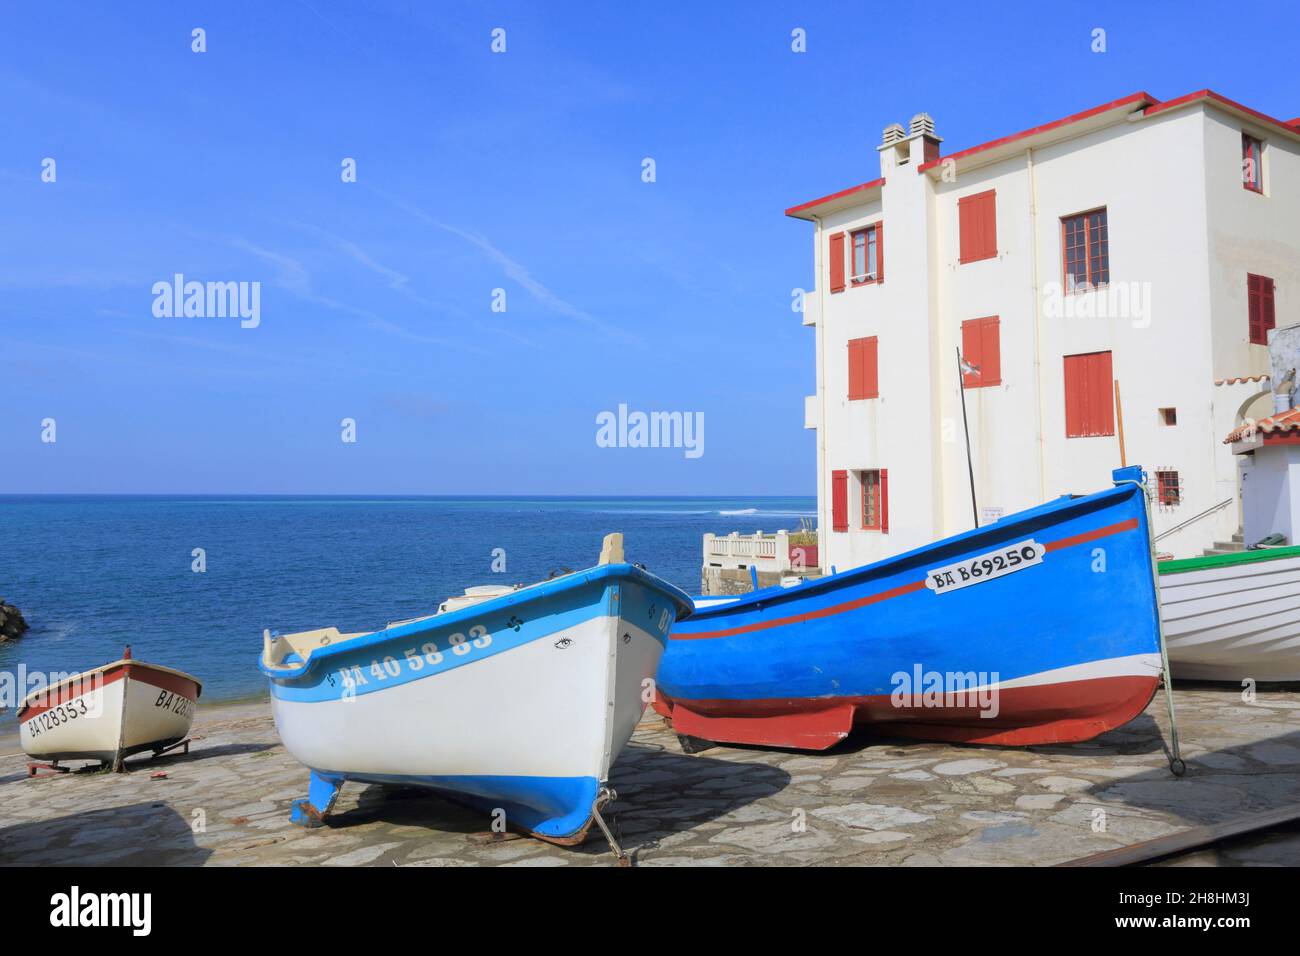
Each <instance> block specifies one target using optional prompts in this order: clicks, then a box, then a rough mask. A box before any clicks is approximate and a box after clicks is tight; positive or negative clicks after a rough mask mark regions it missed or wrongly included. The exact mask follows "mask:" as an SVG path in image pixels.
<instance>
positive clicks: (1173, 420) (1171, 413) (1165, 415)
mask: <svg viewBox="0 0 1300 956" xmlns="http://www.w3.org/2000/svg"><path fill="white" fill-rule="evenodd" d="M1160 424H1161V425H1165V426H1167V427H1169V428H1172V427H1173V426H1175V425H1177V424H1178V409H1176V408H1162V409H1160Z"/></svg>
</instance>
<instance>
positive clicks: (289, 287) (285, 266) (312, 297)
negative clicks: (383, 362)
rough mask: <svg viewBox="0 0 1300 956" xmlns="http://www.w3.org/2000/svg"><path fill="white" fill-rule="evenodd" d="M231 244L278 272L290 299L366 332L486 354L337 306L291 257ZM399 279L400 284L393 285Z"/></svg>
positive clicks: (396, 274)
mask: <svg viewBox="0 0 1300 956" xmlns="http://www.w3.org/2000/svg"><path fill="white" fill-rule="evenodd" d="M335 238H337V237H335ZM339 241H340V242H343V243H345V244H347V241H346V240H343V239H340V240H339ZM232 243H233V245H235V246H236V247H237V248H240V249H243V250H244V251H246V252H249V253H251V254H252V255H255V256H257V257H258V258H260V259H262V260H263V261H265V262H268V263H270V264H271V265H273V266H275V267H276V268H277V269H278V270H279V276H278V277H277V278H276V285H278V286H279V287H281V288H283V289H285V290H286V291H288V292H290V293H292V294H293V295H295V296H297V297H298V298H300V299H302V300H303V301H305V302H311V303H313V304H315V305H319V306H321V307H322V308H326V309H331V310H334V311H338V312H344V313H347V314H350V315H355V316H358V317H360V318H363V319H365V320H366V322H367V327H368V328H372V329H376V330H378V331H380V332H385V333H387V334H389V335H396V336H398V337H399V338H403V339H405V340H407V341H408V342H417V343H419V344H421V345H433V346H437V347H438V348H449V349H459V350H461V351H465V352H470V353H473V354H477V355H483V354H486V353H485V351H484V350H483V349H481V348H479V347H478V346H476V345H473V344H471V343H470V342H468V341H465V340H461V339H451V338H443V337H440V336H430V335H425V334H423V333H421V332H414V331H412V330H410V329H408V328H406V327H405V326H403V325H400V324H399V323H397V322H394V321H392V320H391V319H385V318H383V317H381V316H380V315H378V314H377V313H375V312H374V311H372V310H370V309H359V308H357V307H355V306H352V305H348V304H347V303H346V302H340V301H339V300H338V299H334V298H331V297H329V296H324V295H320V294H319V293H317V292H316V291H315V290H314V288H313V286H312V278H311V272H310V271H309V270H308V269H307V267H306V266H304V265H303V264H302V262H301V261H300V260H298V259H295V258H294V257H292V256H287V255H284V254H282V253H278V252H274V251H272V250H270V249H265V248H263V247H261V246H258V245H256V244H254V243H252V242H249V241H248V240H247V239H243V238H237V239H234V240H232ZM352 245H353V248H355V249H356V251H357V252H358V253H360V254H361V255H362V256H365V253H364V251H362V250H361V249H360V247H356V246H355V245H354V244H352ZM367 258H368V257H367ZM369 261H370V262H371V263H373V265H374V266H375V267H377V268H378V269H379V270H382V273H383V274H386V275H388V276H389V277H390V280H391V281H390V284H392V283H393V282H396V283H397V284H396V285H395V286H394V287H395V288H403V287H404V285H405V281H406V277H405V276H403V275H402V274H401V273H399V272H396V271H395V270H391V269H388V268H386V267H384V266H382V265H380V264H379V263H377V262H374V260H369ZM399 279H400V282H398V281H397V280H399Z"/></svg>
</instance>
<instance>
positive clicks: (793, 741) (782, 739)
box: [672, 703, 854, 750]
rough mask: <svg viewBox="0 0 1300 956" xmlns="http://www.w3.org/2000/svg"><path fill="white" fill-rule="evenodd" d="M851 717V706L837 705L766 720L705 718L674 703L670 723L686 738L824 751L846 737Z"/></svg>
mask: <svg viewBox="0 0 1300 956" xmlns="http://www.w3.org/2000/svg"><path fill="white" fill-rule="evenodd" d="M853 714H854V707H853V705H852V704H838V705H834V706H831V707H825V708H822V709H820V710H810V711H801V712H794V713H785V714H780V715H773V716H767V717H748V716H717V717H709V716H705V715H704V714H701V713H698V712H697V711H693V710H691V709H690V708H688V707H684V706H682V705H681V704H679V703H674V704H673V717H672V720H673V730H675V731H676V732H677V733H678V734H679V735H681V736H686V737H701V738H703V739H704V740H716V741H725V742H727V743H735V744H753V745H756V746H760V747H791V748H794V749H796V750H826V749H828V748H830V747H834V746H835V745H836V744H837V743H839V742H840V741H841V740H843V739H844V738H845V737H847V736H848V735H849V731H851V730H852V729H853Z"/></svg>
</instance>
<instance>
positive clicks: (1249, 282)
mask: <svg viewBox="0 0 1300 956" xmlns="http://www.w3.org/2000/svg"><path fill="white" fill-rule="evenodd" d="M1261 278H1262V277H1261V276H1257V275H1252V274H1250V273H1247V274H1246V303H1247V304H1246V313H1247V317H1248V319H1249V321H1250V341H1251V342H1252V343H1253V344H1255V345H1265V344H1267V337H1266V336H1265V335H1264V321H1263V308H1262V305H1263V303H1262V302H1261V301H1260V298H1261V296H1260V287H1261V285H1262V282H1261V281H1260V280H1261Z"/></svg>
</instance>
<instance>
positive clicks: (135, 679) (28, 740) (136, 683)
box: [18, 661, 200, 763]
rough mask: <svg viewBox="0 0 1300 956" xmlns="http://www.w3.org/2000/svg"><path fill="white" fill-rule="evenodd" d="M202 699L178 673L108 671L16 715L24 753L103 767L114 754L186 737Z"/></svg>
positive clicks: (120, 667) (34, 699) (33, 701)
mask: <svg viewBox="0 0 1300 956" xmlns="http://www.w3.org/2000/svg"><path fill="white" fill-rule="evenodd" d="M79 678H80V680H79ZM199 692H200V684H199V682H198V681H197V680H196V679H195V678H193V677H191V676H190V675H188V674H183V673H181V672H180V671H173V670H171V669H170V668H162V667H156V666H154V665H150V664H145V663H143V662H139V661H132V662H130V663H129V664H128V663H126V662H124V661H119V662H116V663H115V664H109V665H106V666H105V667H102V668H99V669H97V670H95V671H89V672H87V673H86V674H84V675H77V677H74V678H72V679H70V680H68V681H64V682H62V683H61V684H60V685H58V687H56V688H52V689H51V691H50V692H46V693H47V696H45V697H41V696H40V695H32V696H31V697H29V698H28V699H27V700H25V701H24V702H23V706H22V707H21V708H20V710H19V714H18V717H19V721H20V723H19V736H20V740H21V743H22V748H23V751H24V752H25V753H27V754H28V755H29V756H31V757H35V758H38V759H41V760H99V761H102V762H104V763H113V762H114V761H115V759H116V758H117V755H118V753H119V751H120V752H121V753H122V755H123V756H127V755H129V754H132V753H139V752H142V751H145V750H150V749H161V748H163V747H166V746H167V745H169V744H172V743H175V742H176V741H178V740H181V739H183V738H184V737H185V736H186V734H188V733H189V730H190V726H191V725H192V723H193V721H194V711H195V708H196V705H197V701H198V696H199Z"/></svg>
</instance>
